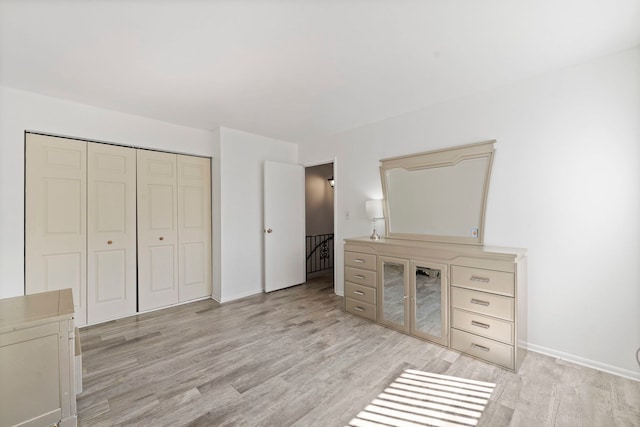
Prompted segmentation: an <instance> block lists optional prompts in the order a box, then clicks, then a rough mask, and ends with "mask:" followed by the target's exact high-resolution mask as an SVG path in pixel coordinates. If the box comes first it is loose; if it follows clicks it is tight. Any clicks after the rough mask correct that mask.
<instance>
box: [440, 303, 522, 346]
mask: <svg viewBox="0 0 640 427" xmlns="http://www.w3.org/2000/svg"><path fill="white" fill-rule="evenodd" d="M451 326H452V327H454V328H457V329H461V330H464V331H467V332H471V333H474V334H476V335H482V336H483V337H487V338H491V339H494V340H497V341H502V342H503V343H506V344H513V322H508V321H506V320H500V319H496V318H493V317H488V316H483V315H482V314H478V313H472V312H470V311H464V310H459V309H457V308H454V309H453V310H452V311H451Z"/></svg>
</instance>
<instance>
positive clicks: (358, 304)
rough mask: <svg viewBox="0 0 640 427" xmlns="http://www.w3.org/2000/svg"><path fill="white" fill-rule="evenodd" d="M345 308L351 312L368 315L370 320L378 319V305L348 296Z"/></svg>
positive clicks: (363, 315)
mask: <svg viewBox="0 0 640 427" xmlns="http://www.w3.org/2000/svg"><path fill="white" fill-rule="evenodd" d="M345 308H346V310H347V312H349V313H352V314H357V315H358V316H362V317H366V318H367V319H369V320H376V307H375V306H374V305H371V304H367V303H365V302H362V301H358V300H354V299H351V298H346V299H345Z"/></svg>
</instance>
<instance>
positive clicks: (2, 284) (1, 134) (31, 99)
mask: <svg viewBox="0 0 640 427" xmlns="http://www.w3.org/2000/svg"><path fill="white" fill-rule="evenodd" d="M25 130H30V131H37V132H43V133H51V134H57V135H64V136H70V137H77V138H84V139H90V140H97V141H103V142H113V143H117V144H124V145H131V146H136V147H144V148H154V149H159V150H167V151H174V152H181V153H185V154H196V155H202V156H217V155H218V147H217V146H216V141H215V138H214V135H213V134H212V133H211V132H208V131H204V130H198V129H192V128H187V127H182V126H175V125H171V124H168V123H164V122H160V121H157V120H150V119H146V118H142V117H137V116H132V115H128V114H123V113H118V112H114V111H109V110H104V109H99V108H94V107H90V106H86V105H82V104H78V103H74V102H68V101H63V100H60V99H55V98H50V97H46V96H42V95H37V94H33V93H29V92H24V91H19V90H14V89H10V88H6V87H0V204H1V205H0V298H5V297H12V296H18V295H24V271H23V269H24V191H25V189H24V132H25ZM214 239H215V236H214ZM214 245H215V243H214Z"/></svg>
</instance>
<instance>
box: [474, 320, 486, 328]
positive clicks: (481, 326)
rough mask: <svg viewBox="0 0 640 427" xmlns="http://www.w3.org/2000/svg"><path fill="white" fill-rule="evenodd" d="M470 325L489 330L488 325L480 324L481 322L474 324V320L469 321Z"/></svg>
mask: <svg viewBox="0 0 640 427" xmlns="http://www.w3.org/2000/svg"><path fill="white" fill-rule="evenodd" d="M471 325H472V326H477V327H478V328H483V329H489V327H490V326H489V325H487V324H486V323H482V322H476V321H475V320H472V321H471Z"/></svg>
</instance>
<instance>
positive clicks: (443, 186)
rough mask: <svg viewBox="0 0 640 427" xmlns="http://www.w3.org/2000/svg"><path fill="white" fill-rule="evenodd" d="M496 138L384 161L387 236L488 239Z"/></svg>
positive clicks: (452, 240)
mask: <svg viewBox="0 0 640 427" xmlns="http://www.w3.org/2000/svg"><path fill="white" fill-rule="evenodd" d="M494 143H495V141H488V142H483V143H479V144H471V145H464V146H459V147H453V148H449V149H443V150H436V151H429V152H425V153H419V154H414V155H408V156H401V157H393V158H388V159H383V160H381V166H380V175H381V179H382V188H383V192H384V199H385V206H384V209H385V226H386V227H385V229H386V236H387V237H389V238H401V239H413V240H426V241H432V242H448V243H466V244H476V245H481V244H483V237H484V213H485V207H486V200H487V192H488V188H489V177H490V175H491V165H492V161H493V154H494V148H493V144H494Z"/></svg>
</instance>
